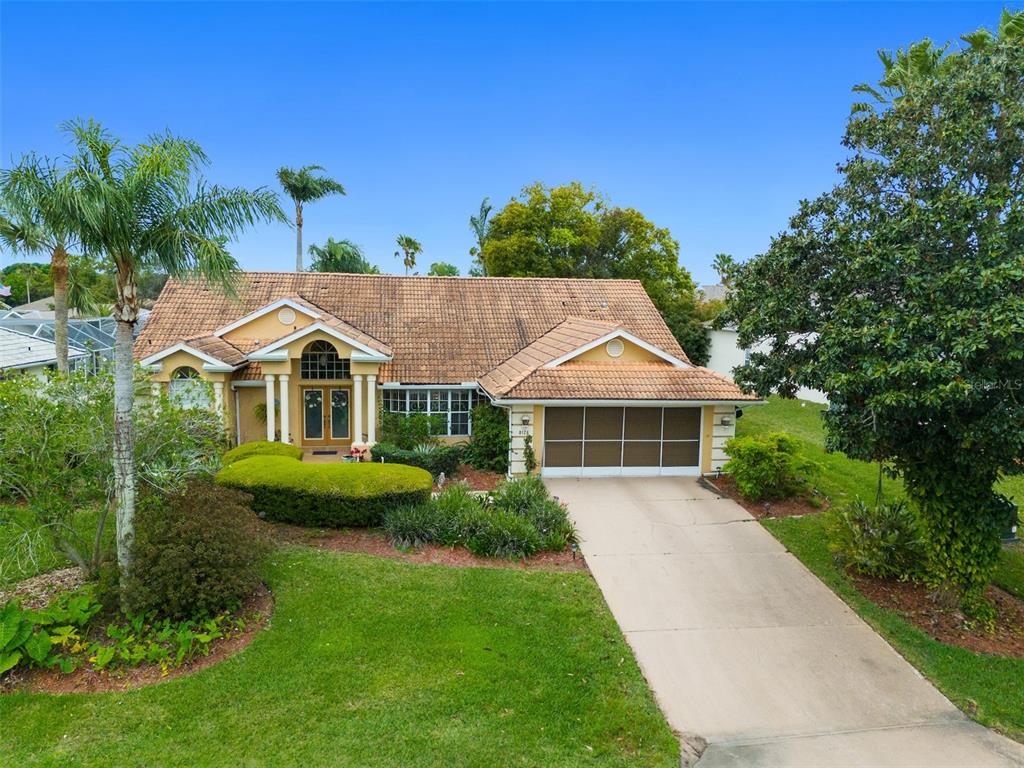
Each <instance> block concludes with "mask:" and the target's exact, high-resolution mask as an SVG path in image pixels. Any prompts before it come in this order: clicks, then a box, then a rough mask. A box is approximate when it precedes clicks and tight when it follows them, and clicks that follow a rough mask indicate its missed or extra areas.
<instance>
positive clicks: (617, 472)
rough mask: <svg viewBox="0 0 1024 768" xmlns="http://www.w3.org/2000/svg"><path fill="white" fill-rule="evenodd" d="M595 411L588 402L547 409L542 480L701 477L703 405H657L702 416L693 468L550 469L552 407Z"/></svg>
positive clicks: (642, 405) (643, 405) (640, 404)
mask: <svg viewBox="0 0 1024 768" xmlns="http://www.w3.org/2000/svg"><path fill="white" fill-rule="evenodd" d="M615 405H616V406H617V407H622V408H647V407H651V405H652V404H651V403H647V402H642V401H641V402H636V403H632V404H630V405H619V404H615ZM558 407H562V408H584V409H586V408H588V407H589V408H594V407H600V405H599V404H597V403H588V404H583V403H580V404H579V405H576V404H571V403H564V404H562V405H559V406H547V405H546V406H545V407H544V410H543V412H542V414H541V419H542V421H543V432H542V433H541V434H542V435H543V436H544V442H545V450H544V455H543V457H542V459H541V470H540V471H541V476H542V477H698V476H699V475H700V474H701V468H700V464H701V457H702V456H703V448H704V408H703V407H701V406H699V405H664V404H657V405H655V406H654V407H659V408H696V409H697V410H698V411H699V413H700V423H699V425H698V428H697V464H696V465H695V466H691V467H661V466H657V467H625V466H621V465H620V466H617V467H584V466H579V467H549V466H547V464H546V462H547V447H546V443H547V440H548V436H547V417H548V409H549V408H558Z"/></svg>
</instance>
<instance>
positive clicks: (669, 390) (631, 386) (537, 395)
mask: <svg viewBox="0 0 1024 768" xmlns="http://www.w3.org/2000/svg"><path fill="white" fill-rule="evenodd" d="M580 398H582V399H586V400H708V401H711V400H725V401H729V402H733V401H741V400H752V401H753V400H757V399H758V398H757V397H756V396H755V395H746V394H743V393H742V392H741V391H740V390H739V388H738V387H737V386H736V385H735V384H734V383H733V382H732V381H731V380H730V379H728V378H726V377H725V376H721V375H719V374H717V373H715V372H713V371H709V370H708V369H707V368H698V367H696V366H686V367H682V368H680V367H677V366H673V365H670V364H667V363H663V362H655V361H651V362H625V361H624V362H616V361H608V362H601V361H569V362H567V363H563V364H561V365H559V366H557V367H554V368H548V367H540V368H538V369H537V370H535V371H533V372H532V373H530V374H529V375H528V376H526V377H524V378H523V380H522V381H520V382H519V383H518V384H516V385H515V386H513V387H511V388H509V389H508V390H507V391H505V392H504V393H502V394H501V396H500V397H498V398H496V399H497V400H499V401H501V400H569V399H580Z"/></svg>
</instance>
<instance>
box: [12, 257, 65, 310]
mask: <svg viewBox="0 0 1024 768" xmlns="http://www.w3.org/2000/svg"><path fill="white" fill-rule="evenodd" d="M0 283H3V284H4V285H6V286H8V287H9V288H10V289H11V295H10V296H9V297H6V298H4V299H3V301H4V302H5V303H7V304H8V305H10V306H12V307H14V306H17V305H18V304H24V303H25V302H27V301H28V297H29V295H31V296H32V301H35V300H36V299H41V298H43V297H44V296H52V295H53V279H52V278H51V277H50V265H49V264H37V263H35V262H29V261H20V262H15V263H14V264H8V265H7V266H6V267H4V268H3V269H2V270H0Z"/></svg>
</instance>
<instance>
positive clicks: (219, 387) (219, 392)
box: [213, 381, 224, 421]
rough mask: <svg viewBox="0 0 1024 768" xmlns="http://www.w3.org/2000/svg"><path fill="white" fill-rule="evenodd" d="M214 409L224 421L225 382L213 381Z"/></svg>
mask: <svg viewBox="0 0 1024 768" xmlns="http://www.w3.org/2000/svg"><path fill="white" fill-rule="evenodd" d="M213 410H214V412H215V413H216V414H217V415H218V416H220V420H221V421H224V382H223V381H215V382H213Z"/></svg>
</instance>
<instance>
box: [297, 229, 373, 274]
mask: <svg viewBox="0 0 1024 768" xmlns="http://www.w3.org/2000/svg"><path fill="white" fill-rule="evenodd" d="M309 255H310V256H312V257H313V263H312V264H310V265H309V269H310V271H312V272H350V273H356V274H364V275H379V274H380V270H379V269H377V267H375V266H374V265H373V264H371V263H370V262H368V261H367V260H366V257H365V256H363V249H362V248H360V247H359V246H358V245H356V244H355V243H353V242H352V241H351V240H334V239H333V238H330V237H329V238H327V244H326V245H324V246H323V247H320V246H319V245H311V246H309Z"/></svg>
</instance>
